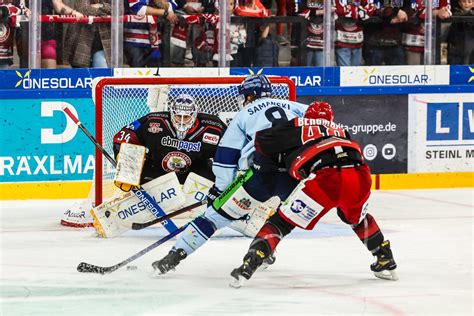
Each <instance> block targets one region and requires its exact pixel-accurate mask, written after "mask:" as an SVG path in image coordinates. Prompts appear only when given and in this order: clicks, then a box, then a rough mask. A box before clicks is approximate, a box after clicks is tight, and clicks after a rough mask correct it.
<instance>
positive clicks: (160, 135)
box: [114, 111, 226, 183]
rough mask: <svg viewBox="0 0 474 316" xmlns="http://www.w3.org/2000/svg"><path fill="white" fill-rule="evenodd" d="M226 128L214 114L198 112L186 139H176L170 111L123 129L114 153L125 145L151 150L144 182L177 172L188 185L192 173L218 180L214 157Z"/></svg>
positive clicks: (115, 138)
mask: <svg viewBox="0 0 474 316" xmlns="http://www.w3.org/2000/svg"><path fill="white" fill-rule="evenodd" d="M225 128H226V125H225V124H224V123H223V122H222V121H221V120H220V119H219V118H218V117H217V116H214V115H209V114H204V113H198V115H197V118H196V122H195V123H194V126H193V127H192V128H190V129H189V130H188V133H187V134H186V137H185V138H184V139H181V140H180V139H178V138H177V137H176V131H175V128H174V127H173V125H172V123H171V118H170V113H169V112H167V111H166V112H154V113H150V114H148V115H146V116H144V117H142V118H140V119H138V120H136V121H134V122H132V123H131V124H128V125H127V126H125V127H123V128H122V129H121V130H120V131H119V132H118V133H117V134H115V136H114V153H115V155H117V154H118V151H119V148H120V144H121V143H123V142H127V143H132V144H138V145H142V146H145V147H146V148H147V152H146V160H145V165H144V169H143V172H142V183H144V182H147V181H149V180H151V179H155V178H157V177H159V176H162V175H164V174H166V173H168V172H175V173H176V175H177V176H178V179H179V181H180V183H184V181H185V179H186V177H187V176H188V174H189V173H190V172H194V173H196V174H198V175H200V176H202V177H205V178H207V179H209V180H212V181H214V174H213V173H212V170H211V167H210V162H209V159H210V158H214V153H215V151H216V149H217V144H218V143H219V141H220V139H221V137H222V135H223V134H224V131H225Z"/></svg>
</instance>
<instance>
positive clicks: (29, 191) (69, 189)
mask: <svg viewBox="0 0 474 316" xmlns="http://www.w3.org/2000/svg"><path fill="white" fill-rule="evenodd" d="M91 186H92V182H91V181H68V182H33V183H11V184H9V183H2V184H0V200H26V199H64V198H70V199H72V198H85V197H87V195H88V193H89V191H90V188H91ZM472 187H474V172H447V173H415V174H376V175H372V190H406V189H448V188H472Z"/></svg>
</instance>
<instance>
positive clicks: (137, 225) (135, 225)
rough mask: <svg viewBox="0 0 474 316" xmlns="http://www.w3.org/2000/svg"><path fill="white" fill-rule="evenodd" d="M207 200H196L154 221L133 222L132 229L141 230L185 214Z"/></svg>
mask: <svg viewBox="0 0 474 316" xmlns="http://www.w3.org/2000/svg"><path fill="white" fill-rule="evenodd" d="M206 203H207V201H206V200H202V201H200V202H196V203H194V204H191V205H188V206H186V207H183V208H182V209H180V210H177V211H174V212H172V213H169V214H166V215H165V216H162V217H160V218H157V219H154V220H152V221H149V222H146V223H133V224H132V229H133V230H140V229H143V228H146V227H148V226H151V225H154V224H156V223H159V222H162V221H165V220H167V219H169V218H172V217H175V216H178V215H179V214H183V213H186V212H189V211H190V210H192V209H194V208H196V207H199V206H201V205H204V204H206Z"/></svg>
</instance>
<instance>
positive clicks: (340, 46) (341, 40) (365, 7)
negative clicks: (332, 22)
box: [335, 0, 376, 66]
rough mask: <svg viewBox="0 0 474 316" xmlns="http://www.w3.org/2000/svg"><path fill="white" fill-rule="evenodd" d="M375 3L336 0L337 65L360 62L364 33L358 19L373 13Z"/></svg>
mask: <svg viewBox="0 0 474 316" xmlns="http://www.w3.org/2000/svg"><path fill="white" fill-rule="evenodd" d="M375 11H376V8H375V5H374V4H373V3H371V2H369V0H362V1H360V2H358V1H353V2H351V3H350V2H349V1H347V0H336V14H337V17H338V18H337V20H336V43H335V47H336V48H335V51H336V62H337V65H338V66H359V65H360V64H361V63H362V43H363V41H364V33H363V31H362V24H361V23H360V21H365V20H367V19H368V18H369V17H370V16H372V15H374V14H375Z"/></svg>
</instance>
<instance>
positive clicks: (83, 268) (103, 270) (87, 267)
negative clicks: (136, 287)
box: [77, 224, 187, 274]
mask: <svg viewBox="0 0 474 316" xmlns="http://www.w3.org/2000/svg"><path fill="white" fill-rule="evenodd" d="M186 226H187V224H186V225H183V226H182V227H181V228H179V229H177V230H175V231H174V232H172V233H170V234H168V235H166V236H165V237H163V238H161V239H160V240H158V241H156V242H154V243H153V244H151V245H149V246H148V247H146V248H145V249H143V250H140V251H139V252H137V253H136V254H134V255H133V256H131V257H129V258H127V259H125V260H123V261H121V262H119V263H117V264H115V265H113V266H110V267H101V266H96V265H94V264H90V263H87V262H81V263H79V265H78V266H77V272H81V273H98V274H108V273H112V272H114V271H115V270H117V269H120V268H121V267H123V266H125V265H127V264H128V263H130V262H132V261H133V260H136V259H138V258H140V257H141V256H143V255H144V254H146V253H147V252H149V251H150V250H153V249H155V248H156V247H158V246H159V245H161V244H163V243H165V242H166V241H168V240H170V239H171V238H173V237H174V236H176V235H178V234H179V233H180V232H182V231H183V230H184V229H185V228H186Z"/></svg>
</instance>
